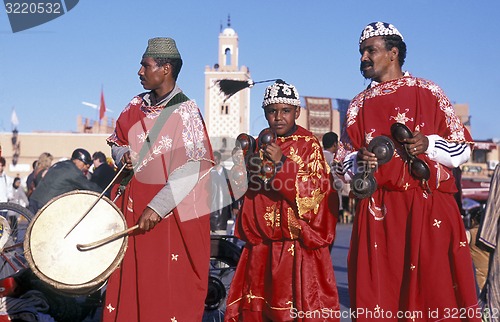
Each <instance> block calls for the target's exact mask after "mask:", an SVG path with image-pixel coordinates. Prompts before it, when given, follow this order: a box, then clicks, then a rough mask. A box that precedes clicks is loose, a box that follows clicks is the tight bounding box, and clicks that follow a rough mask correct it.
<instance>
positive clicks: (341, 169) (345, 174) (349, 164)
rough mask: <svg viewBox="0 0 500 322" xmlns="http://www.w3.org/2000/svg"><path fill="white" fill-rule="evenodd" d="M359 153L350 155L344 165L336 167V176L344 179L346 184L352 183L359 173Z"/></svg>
mask: <svg viewBox="0 0 500 322" xmlns="http://www.w3.org/2000/svg"><path fill="white" fill-rule="evenodd" d="M357 155H358V151H355V152H351V153H349V154H348V155H347V156H346V157H345V158H344V160H343V161H342V163H341V164H340V165H338V166H335V174H336V175H337V176H338V177H340V178H341V179H342V181H344V182H350V181H351V179H352V177H353V176H354V175H355V174H356V173H357V171H358V164H357V162H356V160H357Z"/></svg>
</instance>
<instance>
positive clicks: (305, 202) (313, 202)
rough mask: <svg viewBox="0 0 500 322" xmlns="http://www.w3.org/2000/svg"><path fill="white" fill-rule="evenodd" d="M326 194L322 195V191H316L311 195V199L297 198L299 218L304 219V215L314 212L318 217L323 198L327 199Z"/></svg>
mask: <svg viewBox="0 0 500 322" xmlns="http://www.w3.org/2000/svg"><path fill="white" fill-rule="evenodd" d="M325 195H326V192H323V193H321V189H320V188H318V189H315V190H313V191H312V193H311V197H302V198H301V197H298V196H297V206H298V208H299V217H300V218H301V219H303V217H304V216H303V215H304V214H305V213H306V212H309V211H314V214H315V215H316V214H317V213H318V210H319V206H320V203H321V201H322V200H323V198H324V197H325Z"/></svg>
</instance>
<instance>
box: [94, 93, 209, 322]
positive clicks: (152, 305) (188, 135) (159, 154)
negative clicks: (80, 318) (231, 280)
mask: <svg viewBox="0 0 500 322" xmlns="http://www.w3.org/2000/svg"><path fill="white" fill-rule="evenodd" d="M146 95H147V94H146ZM163 105H164V104H163ZM163 108H164V106H149V104H147V103H146V102H145V100H144V99H143V97H142V96H137V97H135V98H134V99H133V100H132V101H131V102H130V104H129V105H128V106H127V107H126V108H125V110H124V111H123V112H122V113H121V115H120V117H119V118H118V120H117V123H116V129H115V132H114V134H113V135H112V136H111V137H110V138H109V139H108V141H109V142H110V144H115V145H118V146H130V148H131V150H132V151H134V152H135V153H137V154H139V151H140V150H141V148H142V145H143V144H144V142H145V141H146V137H147V135H148V133H149V132H150V130H151V129H152V127H153V124H154V123H155V121H156V119H157V117H158V115H159V113H160V112H161V111H162V110H163ZM166 108H167V109H174V110H173V112H172V114H171V115H170V116H169V117H168V119H167V120H166V121H165V123H164V124H163V126H162V127H161V131H160V133H159V135H158V137H157V139H156V140H155V141H154V142H151V143H150V144H151V148H150V149H149V151H148V152H147V154H146V157H145V158H144V159H143V161H142V164H141V166H140V167H139V168H138V169H137V170H136V173H135V174H134V177H133V178H132V180H131V181H130V183H129V184H128V185H127V187H126V190H125V193H124V194H123V195H122V196H121V197H119V199H118V200H117V201H116V203H117V205H119V207H120V209H121V210H122V212H123V214H124V215H125V218H126V221H127V225H128V226H129V227H130V226H133V225H135V224H137V221H138V219H139V217H140V216H141V214H142V212H143V210H144V208H145V207H146V206H147V204H148V203H149V202H150V201H151V200H152V199H153V197H154V196H155V195H156V194H157V193H158V192H159V191H160V189H162V188H163V187H164V186H165V182H166V181H167V180H168V176H169V174H170V173H172V172H173V171H174V170H176V169H178V168H180V167H182V166H183V165H184V164H186V162H189V161H201V169H200V178H202V179H200V182H199V184H198V186H197V187H196V188H195V189H194V190H193V191H192V192H191V193H190V194H188V196H187V197H186V198H185V199H184V200H183V201H182V202H181V203H180V204H179V205H178V206H177V207H176V208H175V209H174V210H173V211H172V213H171V214H170V215H168V216H167V217H166V218H164V219H163V220H162V221H161V222H160V223H159V224H158V225H157V226H156V227H155V228H153V229H152V230H151V231H149V232H147V233H139V234H134V235H132V236H130V237H129V239H128V249H127V251H126V253H125V257H124V259H123V262H122V264H121V266H120V267H119V268H118V269H117V270H116V271H115V272H114V273H113V274H112V275H111V277H110V279H109V281H108V285H107V289H106V300H105V303H104V308H103V321H104V322H108V321H126V322H129V321H146V322H149V321H151V322H156V321H174V320H175V321H201V319H202V315H203V310H204V301H205V297H206V293H207V285H208V268H209V258H210V224H209V216H208V213H209V208H208V198H207V196H206V191H207V186H205V185H204V183H203V182H202V180H204V179H203V178H208V176H205V177H203V174H206V173H208V171H209V169H210V167H211V165H212V162H211V155H212V151H211V147H210V143H209V141H208V135H207V132H206V129H205V125H204V122H203V119H202V117H201V114H200V112H199V109H198V107H197V106H196V104H195V103H194V102H193V101H186V102H183V103H181V104H177V105H173V106H167V107H166Z"/></svg>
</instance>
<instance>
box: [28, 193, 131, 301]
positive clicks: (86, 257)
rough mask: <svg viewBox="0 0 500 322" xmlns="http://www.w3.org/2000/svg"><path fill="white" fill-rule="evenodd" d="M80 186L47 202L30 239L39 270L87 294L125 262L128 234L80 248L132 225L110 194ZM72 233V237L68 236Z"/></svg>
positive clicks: (58, 286)
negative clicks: (100, 195)
mask: <svg viewBox="0 0 500 322" xmlns="http://www.w3.org/2000/svg"><path fill="white" fill-rule="evenodd" d="M98 198H99V194H97V193H95V192H92V191H82V190H76V191H72V192H69V193H65V194H63V195H60V196H58V197H56V198H54V199H52V200H51V201H49V202H48V203H47V205H45V206H44V207H43V208H42V209H41V210H40V211H39V212H38V213H37V214H36V216H35V218H34V219H33V221H31V223H30V225H29V226H28V230H27V232H26V238H25V240H24V250H25V256H26V260H27V262H28V264H29V266H30V268H31V269H32V270H33V272H34V273H35V275H36V276H37V277H38V278H40V279H41V280H42V281H44V282H45V283H47V284H48V285H50V286H52V287H53V288H54V289H55V290H56V291H59V292H61V293H64V294H66V295H74V296H78V295H87V294H90V293H93V292H95V291H97V290H99V289H100V288H101V287H102V286H104V284H105V283H106V280H107V278H108V277H109V276H110V275H111V273H112V272H113V271H114V270H115V269H116V268H117V267H118V266H119V265H120V263H121V261H122V259H123V256H124V255H125V251H126V248H127V242H128V237H127V236H124V237H123V238H119V239H116V240H114V241H112V242H109V243H107V244H105V245H102V246H99V247H96V248H93V249H89V250H85V251H80V250H78V249H77V247H76V245H77V244H86V243H91V242H94V241H96V240H100V239H102V238H105V237H108V236H110V235H112V234H114V233H117V232H121V231H123V230H125V229H127V224H126V222H125V217H124V216H123V214H122V213H121V211H120V210H119V209H118V207H117V206H116V205H115V204H114V203H113V202H112V201H111V200H109V199H108V198H106V197H101V199H99V200H98V201H97V203H96V204H95V206H94V207H93V208H92V210H91V211H90V212H89V213H88V214H87V215H86V216H85V217H84V218H83V220H82V221H81V222H80V223H79V224H78V225H76V227H75V228H74V229H73V230H72V231H71V233H69V234H68V232H69V231H70V230H71V228H72V227H73V226H74V225H75V224H76V223H77V222H78V221H79V220H80V219H81V218H82V216H84V214H85V213H86V212H87V211H88V210H89V208H90V207H91V206H92V205H93V204H94V203H95V202H96V199H98ZM67 234H68V236H66V235H67Z"/></svg>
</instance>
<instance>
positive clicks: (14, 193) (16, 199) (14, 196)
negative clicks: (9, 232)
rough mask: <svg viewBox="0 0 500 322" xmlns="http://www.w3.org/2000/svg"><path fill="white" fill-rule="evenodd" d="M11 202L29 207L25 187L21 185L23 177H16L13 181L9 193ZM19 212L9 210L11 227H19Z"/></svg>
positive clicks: (8, 216)
mask: <svg viewBox="0 0 500 322" xmlns="http://www.w3.org/2000/svg"><path fill="white" fill-rule="evenodd" d="M9 202H12V203H15V204H18V205H20V206H23V207H28V204H29V201H28V197H27V196H26V192H25V191H24V188H23V187H22V186H21V178H19V177H15V178H14V182H13V183H12V189H11V190H10V193H9ZM18 219H19V214H18V213H16V212H14V211H8V212H7V220H8V221H9V225H10V228H11V229H17V222H18Z"/></svg>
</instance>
